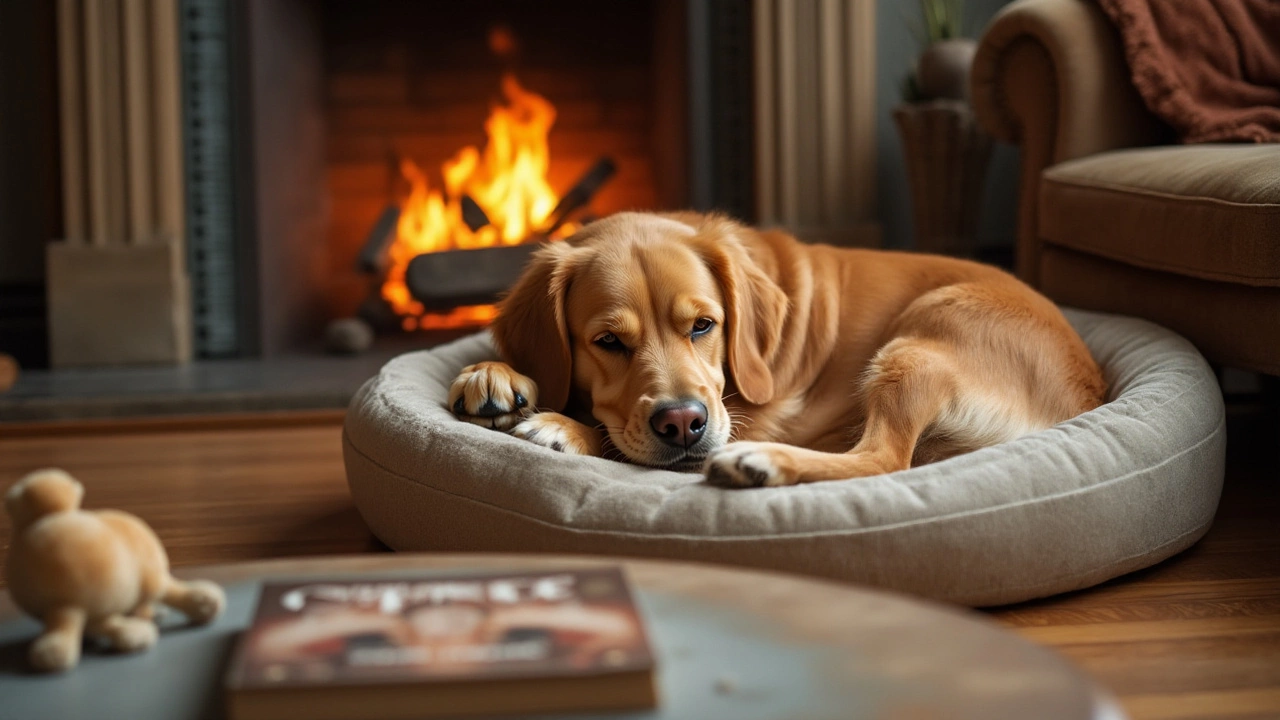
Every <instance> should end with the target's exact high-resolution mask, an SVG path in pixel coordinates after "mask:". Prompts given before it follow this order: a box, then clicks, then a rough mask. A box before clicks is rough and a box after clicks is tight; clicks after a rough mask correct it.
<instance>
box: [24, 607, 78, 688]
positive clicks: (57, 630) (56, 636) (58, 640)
mask: <svg viewBox="0 0 1280 720" xmlns="http://www.w3.org/2000/svg"><path fill="white" fill-rule="evenodd" d="M40 619H41V620H42V621H43V622H44V633H42V634H41V635H40V637H38V638H36V640H35V642H33V643H31V650H30V659H31V665H32V666H33V667H34V668H35V669H36V670H40V671H42V672H56V671H59V670H67V669H69V668H72V667H75V665H76V663H78V662H80V644H81V638H82V634H83V632H84V625H85V614H84V611H83V610H81V609H79V608H60V609H58V610H51V611H49V612H47V613H45V614H44V616H43V617H41V618H40Z"/></svg>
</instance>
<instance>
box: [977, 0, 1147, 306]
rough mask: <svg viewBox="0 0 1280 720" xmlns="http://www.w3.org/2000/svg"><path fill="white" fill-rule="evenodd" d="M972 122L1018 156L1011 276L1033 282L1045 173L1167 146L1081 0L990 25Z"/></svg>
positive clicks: (1027, 8)
mask: <svg viewBox="0 0 1280 720" xmlns="http://www.w3.org/2000/svg"><path fill="white" fill-rule="evenodd" d="M971 90H972V93H971V94H972V99H973V108H974V112H975V113H976V114H977V116H978V119H979V121H980V122H981V123H982V125H983V126H984V127H985V128H986V129H987V131H988V132H990V133H991V134H992V135H994V136H995V137H996V138H997V139H1000V140H1003V141H1005V142H1010V143H1015V144H1017V145H1019V146H1020V148H1021V153H1022V154H1021V164H1022V169H1021V178H1020V189H1019V199H1018V246H1017V271H1018V275H1019V277H1021V278H1022V279H1023V280H1026V281H1027V282H1029V283H1031V284H1032V285H1035V284H1037V280H1038V275H1039V272H1038V271H1039V264H1040V263H1039V255H1040V253H1039V240H1038V237H1037V232H1036V222H1037V204H1038V201H1039V194H1040V174H1041V172H1043V171H1044V169H1045V168H1046V167H1048V166H1050V165H1054V164H1057V163H1060V162H1063V161H1065V160H1070V159H1073V158H1077V157H1083V156H1086V155H1092V154H1094V153H1099V152H1103V151H1106V150H1113V149H1118V148H1124V147H1137V146H1142V145H1151V144H1154V143H1156V142H1159V141H1161V140H1163V139H1164V133H1163V126H1162V125H1161V123H1160V122H1159V121H1158V120H1157V119H1156V118H1155V116H1153V115H1152V114H1151V113H1150V112H1148V111H1147V109H1146V107H1145V106H1144V105H1143V103H1142V99H1141V98H1140V97H1139V96H1138V93H1137V91H1136V90H1134V88H1133V83H1132V82H1131V81H1130V79H1129V69H1128V66H1127V65H1126V63H1125V59H1124V52H1123V48H1122V46H1121V43H1120V37H1119V35H1118V34H1117V32H1116V30H1115V28H1113V27H1112V25H1111V23H1110V22H1109V21H1108V20H1107V17H1106V16H1105V15H1104V14H1103V12H1102V10H1101V9H1100V8H1099V7H1098V6H1097V5H1096V4H1095V3H1093V2H1088V1H1086V0H1018V1H1017V2H1014V3H1011V4H1010V5H1008V6H1006V7H1005V8H1004V9H1003V10H1002V11H1001V12H1000V13H999V14H997V15H996V17H995V18H994V19H992V21H991V24H990V25H988V26H987V30H986V32H985V33H984V34H983V36H982V40H981V42H980V44H979V46H978V53H977V56H976V58H975V59H974V64H973V75H972V88H971Z"/></svg>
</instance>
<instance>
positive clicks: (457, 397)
mask: <svg viewBox="0 0 1280 720" xmlns="http://www.w3.org/2000/svg"><path fill="white" fill-rule="evenodd" d="M537 402H538V385H537V383H535V382H534V381H533V380H532V379H530V378H528V377H525V376H524V375H521V374H520V373H518V372H516V371H515V370H512V369H511V366H510V365H508V364H506V363H502V362H482V363H476V364H475V365H468V366H466V367H464V368H462V372H461V373H459V374H458V377H457V378H456V379H455V380H454V381H453V385H451V386H450V387H449V409H450V410H452V411H453V414H454V415H456V416H457V417H458V419H460V420H466V421H467V422H469V423H474V424H476V425H479V426H480V427H487V428H492V429H494V430H510V429H511V428H512V427H513V426H515V425H516V423H518V422H520V421H521V420H523V419H524V418H525V417H526V416H527V415H528V414H529V413H531V412H533V408H534V407H535V406H536V405H537Z"/></svg>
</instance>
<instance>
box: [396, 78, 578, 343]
mask: <svg viewBox="0 0 1280 720" xmlns="http://www.w3.org/2000/svg"><path fill="white" fill-rule="evenodd" d="M502 94H503V96H504V97H505V98H506V104H505V105H494V107H493V108H492V109H491V110H490V113H489V119H488V120H486V121H485V124H484V128H485V133H486V134H487V136H488V141H487V143H486V144H485V148H484V152H481V151H479V150H477V149H476V148H475V146H472V145H468V146H467V147H464V148H462V149H461V150H459V151H458V152H457V154H455V155H454V156H453V157H452V158H451V159H449V160H447V161H445V163H444V164H443V165H442V166H441V168H440V174H441V176H442V178H443V180H444V188H443V192H441V190H440V189H432V188H430V187H429V185H428V182H427V176H426V174H425V173H424V172H422V170H421V169H419V168H418V166H417V165H415V164H414V163H413V161H411V160H408V159H405V160H402V161H401V163H400V172H401V174H402V175H403V176H404V178H405V179H406V180H407V181H408V182H409V187H410V190H409V196H408V198H407V199H406V200H405V201H404V204H403V205H402V207H401V211H400V221H399V223H398V224H397V226H396V239H395V242H394V243H393V244H392V245H391V248H390V250H389V259H390V269H389V270H388V272H387V276H386V279H385V281H384V282H383V285H382V297H383V298H384V299H385V300H386V301H387V302H388V303H389V304H390V305H391V307H392V309H394V310H395V311H396V313H397V314H399V315H403V316H406V317H405V318H404V321H403V326H404V328H405V329H406V330H413V329H418V328H422V329H437V328H442V327H465V326H468V325H483V324H485V323H487V322H489V321H490V320H492V319H493V316H494V314H495V313H496V311H495V310H494V308H493V306H491V305H480V306H473V307H464V308H458V309H456V310H455V311H453V312H451V313H448V314H444V315H428V314H426V313H424V310H423V307H422V304H421V303H419V302H418V301H417V300H414V299H413V296H412V295H410V294H409V288H408V287H407V286H406V285H405V282H404V274H405V268H407V267H408V266H409V261H410V260H412V259H413V258H415V257H417V256H418V255H420V254H422V253H429V252H440V251H442V250H470V249H474V248H483V247H492V246H494V245H498V244H504V245H518V244H520V243H522V242H526V241H528V240H531V239H534V237H533V232H534V231H535V229H537V228H539V227H541V226H542V224H543V223H544V222H546V220H547V216H548V215H550V214H551V211H552V210H553V209H555V206H556V203H557V202H559V201H560V197H559V196H558V195H557V194H556V193H555V191H553V190H552V189H551V186H550V185H548V184H547V167H548V165H549V164H550V152H549V151H548V149H547V133H548V132H549V131H550V130H551V126H552V125H553V124H554V123H555V119H556V110H555V107H554V106H553V105H552V104H551V103H550V102H548V101H547V99H546V98H544V97H542V96H540V95H537V94H535V93H532V92H529V91H528V90H525V89H524V88H523V87H521V86H520V83H519V82H517V81H516V79H515V77H513V76H511V75H504V76H503V78H502ZM463 195H468V196H470V197H471V199H472V200H475V201H476V204H477V205H479V206H480V208H481V209H482V210H484V212H485V215H487V216H488V218H489V225H487V226H485V227H483V228H480V229H479V230H478V231H475V232H472V231H471V228H469V227H467V224H466V222H464V221H463V219H462V196H463ZM571 231H572V228H562V230H561V232H558V233H557V236H560V237H563V236H565V235H567V234H569V232H571Z"/></svg>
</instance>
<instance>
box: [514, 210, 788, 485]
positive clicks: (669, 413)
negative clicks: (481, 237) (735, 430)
mask: <svg viewBox="0 0 1280 720" xmlns="http://www.w3.org/2000/svg"><path fill="white" fill-rule="evenodd" d="M744 232H746V230H745V229H743V228H742V227H741V226H738V225H736V224H734V223H732V222H730V221H728V220H724V219H721V218H716V217H703V216H694V215H679V216H659V215H648V214H640V213H621V214H618V215H613V216H611V217H609V218H606V219H604V220H600V221H597V222H595V223H592V224H590V225H588V226H586V227H585V228H584V229H583V230H582V231H581V232H579V233H578V234H577V235H576V236H575V237H574V238H571V239H570V240H569V241H567V242H560V243H551V244H549V245H547V246H546V247H545V248H544V249H542V250H540V251H539V252H538V253H537V254H536V255H535V257H534V259H533V261H532V262H531V263H530V265H529V267H528V268H527V269H526V271H525V273H524V275H523V276H522V277H521V278H520V280H519V281H518V282H517V283H516V285H515V287H514V288H512V290H511V293H510V294H509V295H508V297H507V298H506V300H504V302H503V304H502V307H501V311H500V313H499V315H498V318H497V320H496V321H495V322H494V325H493V335H494V339H495V340H496V342H497V344H498V347H499V349H500V351H501V353H502V356H503V358H504V359H505V360H507V362H509V363H511V364H512V365H513V366H514V367H515V368H516V369H517V370H518V371H520V372H522V373H525V374H527V375H529V376H530V377H532V378H533V379H534V381H536V382H537V383H538V390H539V397H540V398H541V402H540V403H539V404H540V405H541V406H542V407H543V408H544V409H551V410H557V411H560V410H563V409H564V408H565V407H566V405H568V404H569V402H570V400H571V399H572V400H574V401H575V402H579V403H581V404H582V405H583V406H584V407H587V408H589V409H590V411H591V414H592V416H593V417H594V418H595V420H596V421H597V422H599V423H601V425H602V426H603V427H604V428H605V429H606V430H607V431H608V437H609V439H610V441H611V442H612V444H613V446H614V447H615V448H617V449H618V450H619V451H620V452H621V453H622V454H623V455H624V456H626V457H627V459H629V460H631V461H632V462H636V463H640V464H643V465H650V466H656V467H670V468H680V469H692V468H695V467H698V466H700V464H701V462H702V460H703V459H704V458H705V457H706V455H707V453H709V452H710V451H711V450H714V449H715V448H718V447H720V446H721V445H723V444H725V443H726V442H728V440H729V437H730V433H731V431H732V419H731V418H730V417H729V413H728V411H727V410H726V408H725V404H724V397H725V395H726V392H729V393H734V392H736V393H738V394H740V395H741V398H742V400H743V401H745V402H747V403H751V404H762V403H766V402H768V401H769V400H770V399H771V398H772V397H773V393H774V388H773V375H772V373H771V372H770V367H769V361H770V359H771V357H772V356H773V353H774V351H775V350H776V349H777V344H778V339H779V336H780V335H781V331H782V323H783V319H784V317H785V315H786V311H787V302H788V301H787V297H786V295H785V294H784V293H783V292H782V290H781V289H780V288H779V287H778V286H777V285H776V284H775V283H774V282H773V281H772V280H771V279H770V278H769V277H768V276H767V275H766V274H765V273H764V272H763V271H762V270H761V269H760V268H759V267H758V266H757V265H756V263H755V262H754V261H753V260H752V259H751V257H750V255H749V254H748V252H747V249H746V247H745V246H744V245H743V243H742V242H741V240H740V236H741V234H742V233H744ZM726 370H727V375H726ZM727 386H728V388H727ZM726 388H727V389H726Z"/></svg>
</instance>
